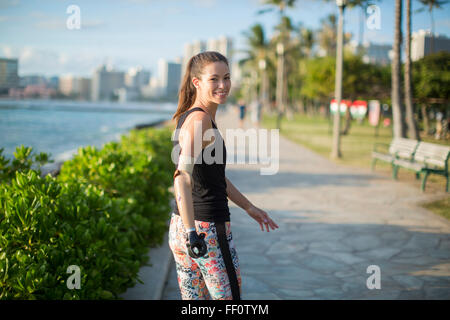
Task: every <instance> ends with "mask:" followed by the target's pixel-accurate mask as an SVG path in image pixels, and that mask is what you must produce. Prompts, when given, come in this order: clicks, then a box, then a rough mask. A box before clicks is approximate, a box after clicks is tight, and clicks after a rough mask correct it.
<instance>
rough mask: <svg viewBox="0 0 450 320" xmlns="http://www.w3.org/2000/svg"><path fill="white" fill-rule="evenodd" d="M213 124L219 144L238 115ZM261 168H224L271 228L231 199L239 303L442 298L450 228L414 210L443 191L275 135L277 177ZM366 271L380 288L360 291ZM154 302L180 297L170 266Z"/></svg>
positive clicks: (446, 290)
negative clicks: (376, 271) (375, 273)
mask: <svg viewBox="0 0 450 320" xmlns="http://www.w3.org/2000/svg"><path fill="white" fill-rule="evenodd" d="M217 123H218V126H219V129H220V130H221V132H222V133H223V135H224V138H226V137H225V129H227V128H236V127H237V123H238V121H237V114H236V113H234V111H233V110H230V111H229V112H227V113H225V112H224V113H219V114H218V116H217ZM247 125H248V124H247ZM227 145H228V144H227ZM238 149H239V150H240V151H241V152H242V151H243V148H242V146H240V147H238ZM260 167H261V166H260V165H237V164H235V165H227V177H228V178H229V179H230V180H231V181H232V182H233V184H235V185H236V187H237V188H238V189H239V190H240V191H241V192H242V193H244V194H245V195H246V196H247V197H248V198H249V199H250V201H252V202H253V203H254V204H255V205H256V206H258V207H260V208H262V209H264V210H266V211H267V212H268V213H269V214H270V215H271V217H273V219H274V220H275V221H276V222H277V223H278V225H279V226H280V228H279V229H278V230H276V231H275V232H270V233H267V232H264V233H263V232H261V230H260V229H259V225H258V224H257V223H256V222H255V221H254V220H252V219H251V218H249V216H248V215H247V214H246V213H245V212H244V211H243V210H241V209H240V208H238V207H236V206H235V205H234V204H233V203H232V202H230V210H231V219H232V230H233V239H234V241H235V245H236V247H237V252H238V255H239V260H240V265H241V273H242V279H243V284H242V286H243V287H242V290H243V294H242V298H243V299H246V300H258V299H450V222H449V221H447V220H445V219H444V218H441V217H439V216H436V215H434V214H433V213H431V212H429V211H427V210H426V209H423V208H421V207H419V206H418V205H417V203H418V202H421V201H430V200H433V199H438V198H441V197H443V196H444V193H439V194H433V195H432V194H427V193H425V194H422V193H421V192H420V189H419V188H417V187H416V186H412V185H409V184H407V183H403V182H401V181H393V180H391V178H390V177H386V176H381V175H378V174H376V172H375V173H372V172H371V171H370V169H367V170H366V169H355V168H350V167H344V166H338V165H336V164H334V163H332V162H331V161H329V160H328V159H326V158H324V157H322V156H320V155H317V154H316V153H314V152H312V151H309V150H308V149H306V148H303V147H302V146H299V145H297V144H295V143H293V142H290V141H288V140H286V139H284V138H282V137H281V136H280V163H279V172H278V173H277V174H275V175H269V176H263V175H260V171H259V168H260ZM263 167H264V165H263ZM266 167H267V165H266ZM370 265H376V266H378V267H379V268H380V274H381V281H380V284H381V289H372V290H370V289H368V288H367V285H366V281H367V279H368V277H370V276H371V274H372V273H370V274H369V273H367V267H368V266H370ZM162 298H163V299H180V294H179V289H178V284H177V282H176V271H175V268H174V265H173V263H172V266H171V270H170V273H169V277H168V281H167V283H166V286H165V290H164V291H163V295H162Z"/></svg>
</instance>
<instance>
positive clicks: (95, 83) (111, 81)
mask: <svg viewBox="0 0 450 320" xmlns="http://www.w3.org/2000/svg"><path fill="white" fill-rule="evenodd" d="M124 83H125V74H124V72H122V71H115V70H113V69H112V68H111V67H107V66H105V65H102V66H100V67H99V68H98V69H97V70H95V72H94V75H93V76H92V86H91V88H92V92H91V95H92V100H93V101H101V100H110V99H111V98H112V97H113V95H114V94H115V93H114V91H115V90H116V89H119V88H122V87H123V86H124Z"/></svg>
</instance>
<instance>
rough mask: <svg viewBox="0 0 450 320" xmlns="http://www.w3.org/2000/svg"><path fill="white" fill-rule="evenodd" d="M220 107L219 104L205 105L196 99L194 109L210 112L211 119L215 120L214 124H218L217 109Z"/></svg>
mask: <svg viewBox="0 0 450 320" xmlns="http://www.w3.org/2000/svg"><path fill="white" fill-rule="evenodd" d="M218 106H219V105H218V104H217V103H211V102H210V103H204V102H202V101H200V100H199V99H196V100H195V102H194V104H193V105H192V108H196V107H200V108H202V109H203V110H205V111H206V112H208V114H209V115H210V116H211V119H213V121H214V122H216V112H217V107H218Z"/></svg>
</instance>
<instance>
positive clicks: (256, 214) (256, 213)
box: [246, 205, 279, 232]
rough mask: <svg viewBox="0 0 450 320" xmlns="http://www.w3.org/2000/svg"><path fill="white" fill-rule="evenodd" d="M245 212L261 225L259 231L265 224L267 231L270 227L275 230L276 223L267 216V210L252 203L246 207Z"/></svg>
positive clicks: (262, 229)
mask: <svg viewBox="0 0 450 320" xmlns="http://www.w3.org/2000/svg"><path fill="white" fill-rule="evenodd" d="M246 211H247V213H248V215H249V216H250V217H252V218H253V219H255V220H256V222H258V223H259V225H260V226H261V231H264V225H265V226H266V229H267V232H269V231H270V230H269V228H272V230H275V229H277V228H279V227H278V225H277V224H276V223H275V222H274V221H273V220H272V219H271V218H270V217H269V215H268V214H267V212H265V211H264V210H261V209H259V208H257V207H255V206H254V205H251V206H250V208H248V209H247V210H246Z"/></svg>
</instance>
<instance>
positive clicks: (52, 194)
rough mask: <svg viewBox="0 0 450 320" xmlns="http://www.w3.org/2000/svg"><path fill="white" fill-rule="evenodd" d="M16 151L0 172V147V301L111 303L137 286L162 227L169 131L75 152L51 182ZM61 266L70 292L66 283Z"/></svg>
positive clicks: (1, 160)
mask: <svg viewBox="0 0 450 320" xmlns="http://www.w3.org/2000/svg"><path fill="white" fill-rule="evenodd" d="M18 149H19V148H18ZM20 150H22V151H21V152H16V153H15V156H16V159H15V160H13V162H12V164H11V166H9V167H8V166H7V164H8V163H7V162H6V161H5V160H4V158H3V157H2V156H1V153H2V149H0V163H1V164H2V165H1V167H0V169H1V170H0V174H1V179H2V180H1V182H2V184H1V186H0V299H112V298H117V297H118V296H119V294H120V293H122V292H124V291H125V290H126V289H127V288H128V287H130V286H133V285H134V284H135V283H136V281H139V279H138V277H137V273H138V271H139V268H140V266H142V265H143V264H144V263H145V261H146V260H147V256H146V252H147V250H148V246H149V245H150V246H152V245H156V244H159V243H161V242H162V238H163V235H164V232H165V230H166V229H167V220H168V215H169V212H170V205H169V201H170V198H171V195H170V193H169V191H168V187H169V186H170V185H171V182H172V181H171V174H172V172H173V164H172V163H171V161H170V151H171V141H170V132H169V131H168V130H156V129H146V130H141V131H139V132H137V131H136V132H134V131H133V132H131V133H130V135H128V136H123V137H122V141H121V142H120V143H117V142H111V143H108V144H106V145H104V147H103V148H102V149H100V150H98V149H96V148H93V147H86V148H80V149H79V152H78V154H77V155H76V156H75V157H74V158H73V159H72V160H70V161H68V162H66V163H64V165H63V167H62V168H61V172H60V174H59V175H58V177H57V178H54V177H52V176H51V175H49V174H48V175H47V176H45V177H40V171H39V170H34V169H31V167H32V165H33V161H32V160H30V159H29V158H30V157H31V148H24V147H21V148H20ZM17 157H19V159H21V160H19V159H18V158H17ZM36 159H40V160H41V162H40V164H42V163H44V162H45V160H48V157H46V155H45V154H41V155H40V156H39V157H38V158H35V160H36ZM29 160H30V161H29ZM13 167H14V169H13ZM12 173H14V176H13V177H12V178H11V179H10V177H11V176H12ZM70 265H76V266H78V267H79V268H80V271H81V272H80V274H81V288H80V289H72V290H70V289H68V287H67V284H66V281H67V279H68V278H69V276H70V274H68V273H67V268H68V267H69V266H70Z"/></svg>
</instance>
